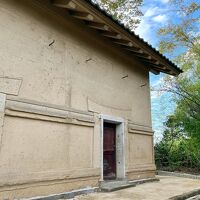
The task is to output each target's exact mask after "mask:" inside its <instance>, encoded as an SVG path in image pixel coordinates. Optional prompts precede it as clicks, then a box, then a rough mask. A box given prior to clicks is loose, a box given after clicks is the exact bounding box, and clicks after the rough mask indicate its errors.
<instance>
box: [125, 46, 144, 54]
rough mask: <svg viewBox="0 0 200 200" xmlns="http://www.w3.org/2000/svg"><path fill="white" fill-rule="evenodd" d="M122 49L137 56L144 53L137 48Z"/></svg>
mask: <svg viewBox="0 0 200 200" xmlns="http://www.w3.org/2000/svg"><path fill="white" fill-rule="evenodd" d="M124 49H125V50H127V51H131V52H136V53H139V54H142V53H144V52H143V51H142V49H140V48H137V47H131V48H124Z"/></svg>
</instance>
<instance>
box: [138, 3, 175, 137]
mask: <svg viewBox="0 0 200 200" xmlns="http://www.w3.org/2000/svg"><path fill="white" fill-rule="evenodd" d="M169 9H170V8H169V0H144V4H143V7H142V11H143V13H144V16H143V17H142V20H141V24H140V25H139V27H138V28H137V29H136V30H135V32H136V34H138V35H139V36H140V37H142V38H143V39H144V40H146V41H147V42H148V43H150V44H151V45H152V46H153V47H155V48H157V47H158V36H157V34H156V32H157V30H158V28H161V27H162V26H164V25H165V24H166V23H168V21H170V20H171V19H172V18H173V17H174V13H172V12H170V11H169ZM150 76H151V77H150V81H151V86H156V85H158V84H159V83H161V82H162V80H163V74H161V75H153V74H151V75H150ZM151 101H152V120H153V129H154V130H155V140H159V139H160V138H161V137H162V131H163V129H164V127H163V122H165V120H166V117H167V116H168V115H169V114H171V113H173V110H174V108H175V103H173V99H172V97H171V95H170V94H167V93H164V94H160V95H159V94H157V93H156V92H152V93H151Z"/></svg>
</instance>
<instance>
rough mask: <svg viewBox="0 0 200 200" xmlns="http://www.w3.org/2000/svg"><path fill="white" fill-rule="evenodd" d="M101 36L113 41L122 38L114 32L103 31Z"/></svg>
mask: <svg viewBox="0 0 200 200" xmlns="http://www.w3.org/2000/svg"><path fill="white" fill-rule="evenodd" d="M101 34H102V35H103V36H105V37H109V38H114V39H121V38H122V36H121V35H120V34H119V33H116V32H108V31H104V32H102V33H101Z"/></svg>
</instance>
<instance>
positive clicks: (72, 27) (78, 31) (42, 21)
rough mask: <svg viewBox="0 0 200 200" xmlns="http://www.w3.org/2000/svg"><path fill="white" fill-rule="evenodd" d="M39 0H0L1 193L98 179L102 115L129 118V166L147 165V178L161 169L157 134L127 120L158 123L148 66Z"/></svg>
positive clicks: (23, 194) (133, 170) (8, 194)
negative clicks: (131, 127) (156, 168)
mask: <svg viewBox="0 0 200 200" xmlns="http://www.w3.org/2000/svg"><path fill="white" fill-rule="evenodd" d="M36 2H37V1H31V0H27V1H25V0H19V1H14V0H6V1H4V0H0V26H1V31H0V43H1V45H0V93H3V94H6V104H5V110H3V111H1V116H2V117H1V121H0V123H1V124H0V133H1V138H0V144H1V146H0V197H1V195H4V197H5V198H7V197H9V198H10V199H12V198H14V197H27V196H29V197H30V196H32V195H33V196H35V195H41V194H49V193H53V192H64V191H66V190H71V189H76V188H80V187H83V186H87V184H89V185H93V186H95V185H97V183H98V180H99V178H100V154H101V152H100V119H99V114H106V115H110V116H115V117H121V118H123V119H124V120H125V125H126V127H125V135H126V138H125V141H126V143H125V148H126V172H127V174H130V175H129V176H130V177H131V173H137V170H138V166H139V167H140V169H141V168H142V166H143V168H144V170H143V172H142V173H143V174H144V177H145V170H149V169H152V171H153V170H154V169H153V167H152V166H153V163H154V161H153V150H152V134H151V135H148V136H147V135H138V134H135V133H129V131H128V128H127V126H128V124H129V122H131V123H134V124H138V125H140V126H141V127H143V128H146V129H149V130H151V117H150V114H151V113H150V97H149V95H150V91H149V76H148V71H147V70H146V69H145V67H144V66H143V65H142V64H141V63H139V62H138V61H136V60H135V59H134V58H133V59H130V57H129V56H127V55H125V54H124V53H123V52H120V50H119V49H117V48H116V47H113V46H112V45H111V44H109V42H108V41H107V40H105V39H103V38H101V37H99V36H98V35H96V33H95V32H93V31H91V30H89V29H87V28H86V27H85V26H84V25H83V24H80V23H78V22H77V21H76V20H73V19H72V18H71V17H69V16H66V18H63V17H61V16H59V15H57V14H55V13H54V11H52V10H48V9H46V8H44V7H43V6H41V5H40V4H38V3H36ZM42 2H43V3H44V4H45V2H46V1H42ZM124 77H125V78H124ZM146 173H148V174H149V172H146ZM152 176H153V173H152ZM132 177H133V175H132ZM134 178H135V176H134ZM81 179H83V180H81ZM69 180H70V181H69ZM89 180H90V181H89ZM67 181H68V182H67ZM78 181H79V183H78ZM87 181H88V182H87ZM73 183H74V184H73ZM40 184H43V187H41V189H39V188H38V187H39V185H40ZM44 185H45V186H44ZM50 185H51V186H50ZM52 185H54V189H52V187H53V186H52ZM56 185H57V186H56ZM31 187H32V188H33V187H35V188H36V187H37V188H38V189H37V190H34V189H33V190H31V189H27V188H31ZM22 188H26V189H24V190H23V189H22ZM8 190H9V191H10V192H8ZM13 191H15V192H13ZM31 191H32V192H31ZM15 195H16V196H15Z"/></svg>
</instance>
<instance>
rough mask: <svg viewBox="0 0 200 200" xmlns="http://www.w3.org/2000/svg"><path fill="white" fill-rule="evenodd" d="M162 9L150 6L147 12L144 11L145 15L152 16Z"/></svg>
mask: <svg viewBox="0 0 200 200" xmlns="http://www.w3.org/2000/svg"><path fill="white" fill-rule="evenodd" d="M159 11H160V8H158V7H157V6H156V7H150V8H148V9H147V10H146V12H145V13H144V17H151V16H154V15H156V13H158V12H159Z"/></svg>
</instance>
